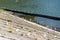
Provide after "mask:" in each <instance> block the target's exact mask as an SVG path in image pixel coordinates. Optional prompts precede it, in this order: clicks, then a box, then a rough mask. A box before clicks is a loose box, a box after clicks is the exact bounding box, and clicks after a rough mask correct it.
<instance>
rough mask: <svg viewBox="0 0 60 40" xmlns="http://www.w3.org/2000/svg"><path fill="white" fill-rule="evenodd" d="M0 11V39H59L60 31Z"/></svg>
mask: <svg viewBox="0 0 60 40" xmlns="http://www.w3.org/2000/svg"><path fill="white" fill-rule="evenodd" d="M12 13H13V12H8V11H4V10H2V11H0V40H60V32H57V31H54V30H52V29H49V28H46V27H44V26H42V25H38V24H36V23H33V22H30V21H27V20H25V19H22V18H20V17H17V16H14V15H12Z"/></svg>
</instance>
